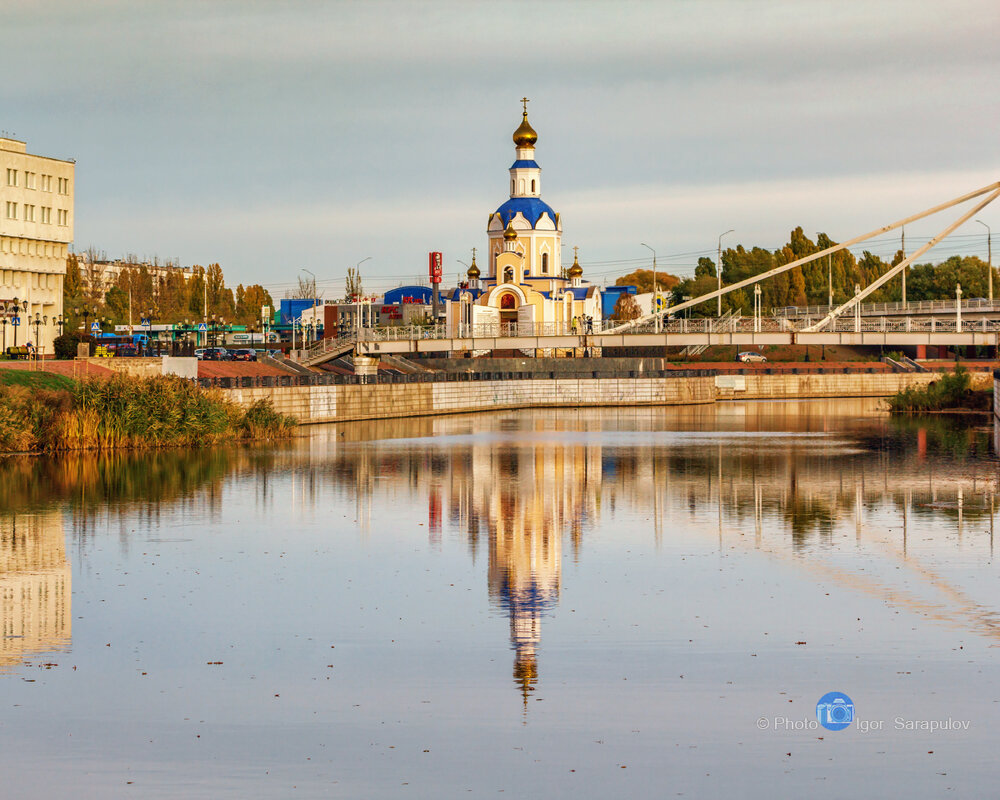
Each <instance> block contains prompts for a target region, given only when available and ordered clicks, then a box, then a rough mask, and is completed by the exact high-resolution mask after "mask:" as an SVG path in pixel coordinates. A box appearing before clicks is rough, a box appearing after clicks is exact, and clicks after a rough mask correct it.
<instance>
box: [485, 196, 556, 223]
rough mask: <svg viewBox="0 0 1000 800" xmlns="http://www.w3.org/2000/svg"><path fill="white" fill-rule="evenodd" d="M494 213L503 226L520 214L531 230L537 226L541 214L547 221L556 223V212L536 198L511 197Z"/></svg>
mask: <svg viewBox="0 0 1000 800" xmlns="http://www.w3.org/2000/svg"><path fill="white" fill-rule="evenodd" d="M496 213H497V214H499V215H500V221H501V222H503V224H504V225H506V224H507V223H508V222H510V221H511V220H512V219H514V217H516V216H517V215H518V213H520V214H521V216H522V217H524V218H525V219H526V220H527V221H528V224H529V225H530V226H531V227H532V228H534V227H535V226H536V225H537V224H538V220H539V218H540V217H541V216H542V214H548V215H549V219H551V220H552V221H553V222H556V219H557V215H556V212H555V211H553V210H552V206H550V205H549V204H548V203H546V202H545V201H544V200H542V199H541V198H538V197H512V198H510V200H508V201H507V202H505V203H504V204H503V205H502V206H500V208H498V209H497V211H496Z"/></svg>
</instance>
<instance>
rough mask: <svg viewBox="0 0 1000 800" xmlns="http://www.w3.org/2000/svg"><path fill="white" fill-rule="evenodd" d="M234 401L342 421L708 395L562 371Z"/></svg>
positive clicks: (691, 383) (240, 393)
mask: <svg viewBox="0 0 1000 800" xmlns="http://www.w3.org/2000/svg"><path fill="white" fill-rule="evenodd" d="M225 396H226V397H228V398H229V399H231V400H232V401H233V402H236V403H238V404H240V405H249V404H250V403H253V402H255V401H257V400H263V399H269V400H271V402H272V403H273V404H274V408H275V410H276V411H280V412H281V413H283V414H291V415H292V416H294V417H295V418H296V419H298V420H299V422H303V423H308V422H347V421H349V420H359V419H392V418H396V417H414V416H425V415H429V414H461V413H466V412H470V411H499V410H503V409H511V408H546V407H558V406H565V407H567V408H577V407H580V406H633V405H658V406H673V405H693V404H697V403H713V402H715V386H714V384H713V380H712V378H710V377H703V378H603V379H602V378H579V379H574V378H565V379H559V378H556V379H540V380H530V379H526V380H503V381H500V380H497V381H470V382H466V381H461V382H458V381H447V382H440V383H389V384H368V385H333V386H286V387H253V388H242V389H230V390H228V391H226V392H225Z"/></svg>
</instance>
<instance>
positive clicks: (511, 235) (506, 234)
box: [503, 219, 517, 242]
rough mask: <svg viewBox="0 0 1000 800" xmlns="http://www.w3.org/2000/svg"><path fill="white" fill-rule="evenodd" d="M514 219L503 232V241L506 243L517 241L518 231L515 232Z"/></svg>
mask: <svg viewBox="0 0 1000 800" xmlns="http://www.w3.org/2000/svg"><path fill="white" fill-rule="evenodd" d="M512 223H513V219H512V220H511V222H508V223H507V227H506V228H504V231H503V240H504V241H505V242H513V241H514V240H515V239H517V231H515V230H514V225H513V224H512Z"/></svg>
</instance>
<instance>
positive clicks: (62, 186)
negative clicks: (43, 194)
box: [59, 178, 69, 194]
mask: <svg viewBox="0 0 1000 800" xmlns="http://www.w3.org/2000/svg"><path fill="white" fill-rule="evenodd" d="M59 194H69V178H60V179H59Z"/></svg>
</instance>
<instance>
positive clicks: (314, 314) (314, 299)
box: [302, 267, 316, 349]
mask: <svg viewBox="0 0 1000 800" xmlns="http://www.w3.org/2000/svg"><path fill="white" fill-rule="evenodd" d="M302 271H303V272H308V273H309V274H310V275H312V279H313V285H312V294H313V313H312V318H313V320H315V319H316V273H314V272H313V271H312V270H308V269H306V268H305V267H302ZM305 346H306V343H305V342H303V343H302V347H303V349H305Z"/></svg>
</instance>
